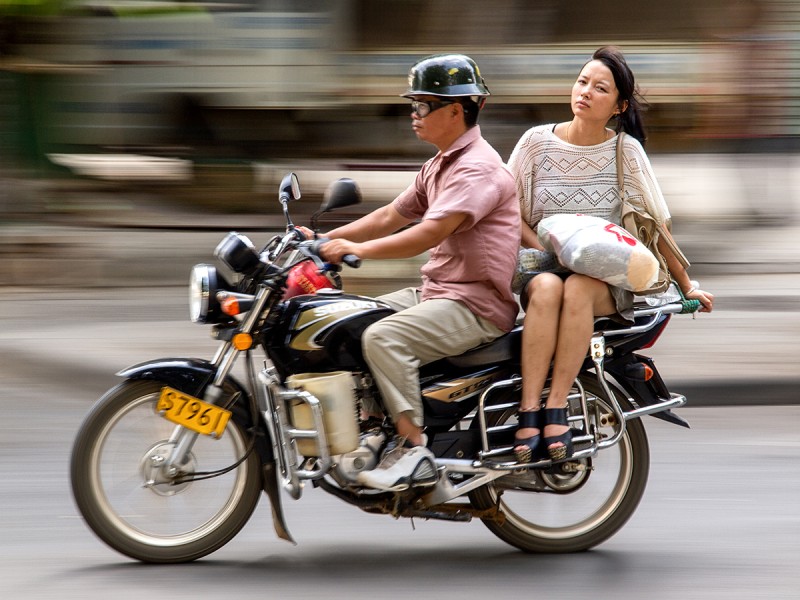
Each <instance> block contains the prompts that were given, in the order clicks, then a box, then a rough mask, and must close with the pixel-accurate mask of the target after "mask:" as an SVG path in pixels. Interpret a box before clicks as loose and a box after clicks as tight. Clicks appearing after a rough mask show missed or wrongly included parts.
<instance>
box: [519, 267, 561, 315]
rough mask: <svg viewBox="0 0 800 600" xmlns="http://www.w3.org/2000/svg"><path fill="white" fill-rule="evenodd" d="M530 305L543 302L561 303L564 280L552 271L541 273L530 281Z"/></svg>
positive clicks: (528, 291) (528, 290)
mask: <svg viewBox="0 0 800 600" xmlns="http://www.w3.org/2000/svg"><path fill="white" fill-rule="evenodd" d="M527 293H528V306H529V307H532V306H535V305H541V304H556V305H560V304H561V297H562V295H563V294H564V281H563V280H562V279H561V278H560V277H559V276H558V275H553V274H552V273H540V274H539V275H537V276H536V277H534V278H533V279H531V281H530V283H528V289H527Z"/></svg>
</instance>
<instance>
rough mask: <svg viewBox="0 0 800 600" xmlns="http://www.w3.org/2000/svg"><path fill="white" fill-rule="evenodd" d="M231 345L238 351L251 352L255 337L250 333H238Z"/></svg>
mask: <svg viewBox="0 0 800 600" xmlns="http://www.w3.org/2000/svg"><path fill="white" fill-rule="evenodd" d="M231 343H232V344H233V347H234V348H236V349H237V350H249V349H250V348H252V347H253V336H252V335H250V334H249V333H237V334H236V335H235V336H233V339H232V340H231Z"/></svg>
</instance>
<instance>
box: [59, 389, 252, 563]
mask: <svg viewBox="0 0 800 600" xmlns="http://www.w3.org/2000/svg"><path fill="white" fill-rule="evenodd" d="M164 385H165V384H163V383H160V382H156V381H126V382H124V383H122V384H120V385H118V386H117V387H115V388H113V389H112V390H110V391H109V392H107V393H106V395H105V396H103V398H101V399H100V401H99V402H98V403H97V404H96V405H95V407H94V408H93V409H92V411H91V412H90V413H89V415H88V416H87V418H86V420H85V421H84V423H83V425H82V426H81V429H80V431H79V432H78V436H77V438H76V441H75V446H74V448H73V451H72V461H71V478H72V491H73V494H74V496H75V501H76V503H77V505H78V509H79V510H80V512H81V514H82V515H83V517H84V518H85V519H86V522H87V524H88V525H89V527H91V529H92V530H93V531H94V532H95V533H96V534H97V535H98V536H99V537H100V539H102V540H103V541H104V542H105V543H107V544H108V545H109V546H111V547H112V548H114V549H116V550H118V551H119V552H121V553H123V554H125V555H127V556H130V557H131V558H135V559H138V560H141V561H144V562H155V563H176V562H187V561H191V560H195V559H197V558H200V557H202V556H205V555H207V554H209V553H211V552H213V551H214V550H217V549H218V548H220V547H221V546H223V545H224V544H225V543H227V542H228V541H230V540H231V538H233V536H235V535H236V534H237V533H238V532H239V531H240V530H241V528H242V527H244V525H245V523H247V520H248V519H249V518H250V516H251V515H252V513H253V511H254V510H255V507H256V504H257V502H258V497H259V493H260V490H261V472H260V461H259V459H258V457H257V455H256V454H255V453H254V452H250V453H249V455H247V458H245V459H244V460H243V461H242V462H241V464H239V465H238V466H236V467H235V468H233V469H232V470H231V471H229V472H227V473H225V474H223V475H218V476H214V477H210V478H208V479H196V480H192V477H193V476H195V475H194V474H197V475H196V477H200V476H201V475H200V473H211V472H216V471H220V470H224V469H226V468H228V467H230V466H231V465H234V464H235V463H236V462H237V461H239V460H240V459H241V458H242V457H244V456H245V455H246V454H247V451H248V436H247V434H246V433H245V431H244V430H243V429H242V428H241V426H240V425H239V424H237V423H236V422H234V419H231V420H230V421H229V422H228V426H227V428H226V430H225V432H224V434H223V435H222V436H221V437H220V438H219V439H212V438H210V437H208V436H203V435H201V436H199V437H198V439H197V441H196V442H195V444H194V446H193V448H192V451H191V454H190V456H189V460H188V463H187V464H186V465H185V466H184V467H183V469H182V471H183V472H182V473H180V474H179V475H178V477H179V478H178V479H177V480H176V479H175V478H173V479H169V478H168V477H166V476H165V475H164V474H163V471H162V470H160V469H159V466H160V465H161V464H162V462H163V461H165V460H166V459H167V458H168V457H169V455H170V452H171V451H172V448H173V445H174V444H173V442H172V441H170V436H171V435H172V434H173V432H174V431H175V425H174V424H172V423H170V422H169V421H167V420H165V419H164V418H163V417H161V416H160V415H159V414H158V413H157V412H156V411H155V405H156V401H157V400H158V397H159V393H160V390H161V388H162V387H163V386H164Z"/></svg>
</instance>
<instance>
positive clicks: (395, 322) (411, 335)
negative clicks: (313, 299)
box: [361, 288, 503, 427]
mask: <svg viewBox="0 0 800 600" xmlns="http://www.w3.org/2000/svg"><path fill="white" fill-rule="evenodd" d="M419 296H420V294H419V292H418V291H417V290H416V289H415V288H405V289H403V290H399V291H397V292H393V293H391V294H387V295H385V296H380V297H379V298H378V300H381V301H383V302H386V303H387V304H388V305H389V306H391V307H392V308H394V309H395V310H396V311H398V312H396V313H395V314H393V315H390V316H388V317H385V318H383V319H381V320H380V321H377V322H375V323H373V324H372V325H370V326H369V327H368V328H367V329H366V331H364V336H363V338H362V341H361V344H362V348H363V350H364V357H365V359H366V361H367V364H369V367H370V369H371V371H372V376H373V378H374V379H375V383H376V385H377V386H378V389H379V390H380V392H381V395H382V396H383V401H384V405H385V407H386V409H387V410H388V411H389V415H390V416H391V417H392V419H396V418H397V416H398V415H400V414H401V413H408V416H409V417H410V418H411V421H412V422H413V423H414V424H415V425H417V426H418V427H422V425H423V418H422V399H421V391H420V385H419V367H421V366H422V365H426V364H428V363H431V362H434V361H436V360H439V359H440V358H444V357H445V356H456V355H457V354H461V353H462V352H466V351H467V350H469V349H470V348H474V347H475V346H478V345H480V344H485V343H487V342H490V341H492V340H494V339H496V338H498V337H499V336H501V335H502V334H503V331H502V330H501V329H500V328H498V327H497V326H495V325H494V324H493V323H492V322H490V321H487V320H486V319H483V318H481V317H478V316H476V315H475V314H474V313H473V312H472V311H471V310H469V309H468V308H467V307H466V306H465V305H464V304H462V303H461V302H458V301H456V300H446V299H433V300H426V301H425V302H420V299H419Z"/></svg>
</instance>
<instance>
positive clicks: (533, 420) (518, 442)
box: [514, 409, 542, 463]
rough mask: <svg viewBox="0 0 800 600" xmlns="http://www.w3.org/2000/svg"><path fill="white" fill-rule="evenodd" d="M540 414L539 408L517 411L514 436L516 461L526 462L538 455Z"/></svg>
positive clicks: (540, 428)
mask: <svg viewBox="0 0 800 600" xmlns="http://www.w3.org/2000/svg"><path fill="white" fill-rule="evenodd" d="M541 415H542V411H541V410H540V409H537V410H520V411H519V412H518V413H517V421H518V429H517V433H516V435H515V436H514V456H515V457H516V458H517V462H521V463H528V462H531V460H533V458H534V456H536V457H538V455H539V445H540V444H541V440H542V438H541V432H542V425H541V423H540V420H541ZM526 436H527V437H526Z"/></svg>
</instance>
